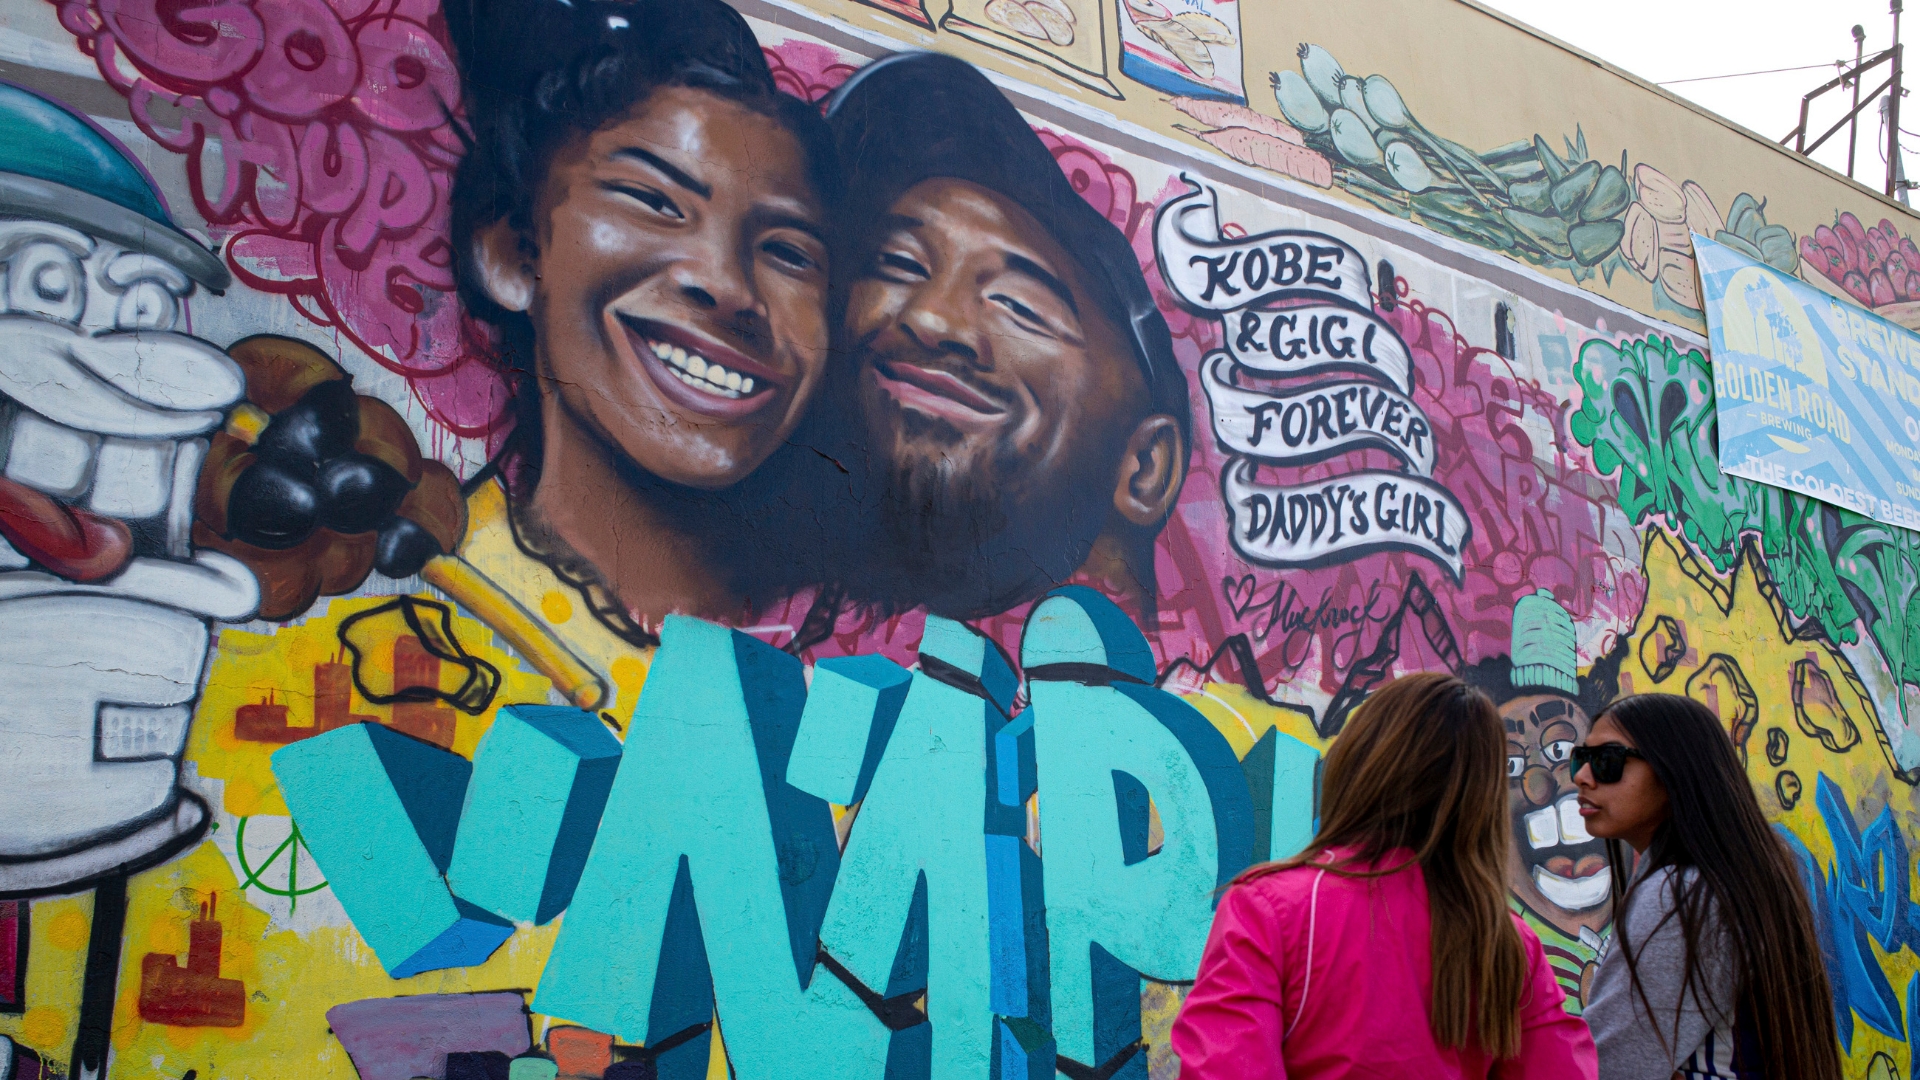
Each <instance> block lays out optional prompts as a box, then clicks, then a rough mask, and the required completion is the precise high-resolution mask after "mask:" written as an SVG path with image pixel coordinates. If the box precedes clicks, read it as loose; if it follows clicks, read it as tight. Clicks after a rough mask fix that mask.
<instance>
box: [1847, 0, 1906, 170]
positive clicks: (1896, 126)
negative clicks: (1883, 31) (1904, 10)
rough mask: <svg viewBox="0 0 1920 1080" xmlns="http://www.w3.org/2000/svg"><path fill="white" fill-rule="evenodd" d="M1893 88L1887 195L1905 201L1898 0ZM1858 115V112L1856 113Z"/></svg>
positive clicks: (1895, 3)
mask: <svg viewBox="0 0 1920 1080" xmlns="http://www.w3.org/2000/svg"><path fill="white" fill-rule="evenodd" d="M1892 7H1893V79H1892V84H1893V88H1892V89H1891V90H1889V91H1888V92H1887V197H1888V198H1898V199H1899V200H1900V201H1901V202H1903V203H1904V202H1906V201H1907V184H1908V183H1909V181H1908V180H1907V179H1906V176H1905V173H1906V170H1905V169H1903V168H1902V167H1901V165H1900V97H1901V95H1902V94H1904V93H1905V91H1904V90H1902V89H1901V88H1900V76H1901V74H1902V71H1901V60H1902V56H1901V45H1900V0H1893V4H1892ZM1856 115H1858V114H1856Z"/></svg>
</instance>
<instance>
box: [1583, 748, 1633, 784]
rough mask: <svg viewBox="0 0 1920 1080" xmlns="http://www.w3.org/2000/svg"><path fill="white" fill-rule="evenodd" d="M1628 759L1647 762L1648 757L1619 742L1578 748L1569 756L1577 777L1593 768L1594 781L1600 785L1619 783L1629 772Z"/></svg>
mask: <svg viewBox="0 0 1920 1080" xmlns="http://www.w3.org/2000/svg"><path fill="white" fill-rule="evenodd" d="M1628 758H1639V759H1640V760H1641V761H1645V760H1647V755H1645V754H1643V753H1641V752H1640V751H1638V750H1635V749H1634V748H1633V747H1631V746H1622V745H1620V744H1619V743H1617V742H1616V743H1601V744H1600V745H1599V746H1576V747H1574V748H1573V752H1572V753H1570V754H1568V755H1567V760H1568V761H1569V762H1571V763H1572V768H1573V774H1574V775H1575V776H1578V775H1579V774H1580V770H1581V769H1583V768H1586V767H1588V766H1592V767H1593V779H1594V782H1595V783H1598V784H1617V783H1619V782H1620V774H1622V773H1624V772H1626V770H1627V759H1628Z"/></svg>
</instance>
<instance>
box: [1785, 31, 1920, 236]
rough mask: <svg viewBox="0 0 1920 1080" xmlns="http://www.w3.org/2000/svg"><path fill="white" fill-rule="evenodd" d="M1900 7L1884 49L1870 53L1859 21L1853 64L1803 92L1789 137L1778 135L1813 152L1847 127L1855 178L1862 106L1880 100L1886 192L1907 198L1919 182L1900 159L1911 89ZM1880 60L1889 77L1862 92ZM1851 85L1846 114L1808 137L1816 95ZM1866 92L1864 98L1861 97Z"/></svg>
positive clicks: (1806, 152)
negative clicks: (1903, 109) (1904, 102)
mask: <svg viewBox="0 0 1920 1080" xmlns="http://www.w3.org/2000/svg"><path fill="white" fill-rule="evenodd" d="M1900 8H1901V0H1891V3H1890V4H1889V5H1888V9H1887V10H1888V12H1889V13H1890V14H1891V15H1892V16H1893V44H1892V45H1890V46H1888V47H1887V48H1886V49H1884V50H1882V51H1880V52H1877V53H1874V54H1873V55H1872V56H1868V55H1867V54H1866V40H1867V32H1866V29H1865V28H1864V27H1860V26H1855V27H1854V28H1853V66H1852V67H1848V68H1845V69H1844V70H1843V71H1841V72H1840V74H1839V75H1838V76H1836V77H1835V78H1834V79H1833V80H1832V81H1830V82H1827V83H1825V84H1823V85H1821V86H1819V87H1817V88H1815V89H1814V90H1813V91H1812V92H1810V93H1808V94H1805V95H1803V96H1802V97H1801V98H1800V123H1799V124H1798V125H1797V126H1796V127H1795V128H1794V129H1793V130H1792V131H1789V132H1787V134H1786V137H1785V138H1782V139H1781V140H1780V145H1781V146H1789V145H1791V146H1792V147H1793V152H1794V153H1796V154H1799V155H1801V156H1802V157H1811V156H1813V152H1814V151H1815V150H1818V149H1820V147H1821V145H1822V144H1824V143H1825V142H1826V141H1827V140H1828V139H1831V138H1833V137H1834V136H1835V135H1837V134H1839V133H1840V129H1841V128H1846V129H1847V179H1849V180H1851V179H1853V166H1854V158H1855V151H1856V149H1857V148H1858V143H1859V133H1860V110H1861V109H1863V108H1865V107H1866V106H1868V105H1871V104H1873V103H1875V102H1879V106H1880V115H1881V117H1882V118H1883V119H1884V120H1885V122H1886V125H1887V143H1886V147H1887V150H1886V158H1887V183H1886V193H1887V197H1888V198H1890V199H1893V198H1897V199H1899V200H1900V201H1901V202H1903V203H1904V202H1906V201H1907V192H1908V191H1910V190H1912V188H1913V187H1914V186H1915V184H1914V182H1913V181H1911V180H1908V179H1907V174H1906V169H1905V168H1904V167H1903V166H1902V164H1901V161H1900V99H1901V98H1903V97H1905V96H1906V93H1907V92H1906V89H1905V87H1904V86H1903V83H1904V81H1905V75H1906V70H1905V50H1904V47H1903V46H1902V45H1901V44H1900ZM1836 63H1839V64H1845V63H1846V62H1845V61H1844V60H1842V61H1837V62H1836ZM1881 64H1886V65H1887V67H1888V74H1887V81H1886V82H1883V83H1881V84H1880V85H1879V86H1876V87H1874V88H1873V89H1872V90H1870V91H1868V92H1866V93H1864V94H1863V93H1861V91H1860V80H1861V77H1862V76H1863V75H1865V74H1866V73H1867V72H1868V71H1871V70H1872V69H1874V68H1877V67H1879V66H1880V65H1881ZM1848 87H1851V88H1852V90H1853V108H1851V109H1848V110H1847V113H1846V115H1845V116H1842V117H1841V118H1840V119H1838V120H1836V121H1834V123H1833V126H1832V127H1830V128H1828V129H1827V130H1825V131H1824V132H1821V133H1820V135H1819V136H1818V137H1815V138H1812V139H1809V136H1810V135H1812V132H1811V131H1809V130H1808V126H1807V125H1808V122H1809V117H1810V114H1811V112H1812V110H1813V100H1814V99H1815V98H1817V97H1819V96H1821V95H1822V94H1825V93H1827V92H1828V91H1829V90H1838V89H1843V88H1848ZM1882 94H1885V95H1886V97H1885V98H1882V97H1881V95H1882ZM1862 98H1865V99H1866V100H1865V101H1862V100H1861V99H1862Z"/></svg>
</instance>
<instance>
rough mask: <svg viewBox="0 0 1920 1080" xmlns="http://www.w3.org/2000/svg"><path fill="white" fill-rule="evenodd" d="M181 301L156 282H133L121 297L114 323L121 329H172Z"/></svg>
mask: <svg viewBox="0 0 1920 1080" xmlns="http://www.w3.org/2000/svg"><path fill="white" fill-rule="evenodd" d="M179 315H180V301H179V300H177V299H175V298H174V295H173V294H172V293H171V292H168V291H167V287H166V286H165V285H162V284H160V283H159V282H157V281H136V282H134V283H133V284H132V285H129V286H128V287H127V291H126V292H125V293H123V294H121V296H120V306H119V307H118V308H116V309H115V310H114V313H113V324H114V326H115V327H116V328H118V329H121V330H171V329H173V323H174V320H175V319H177V318H178V317H179Z"/></svg>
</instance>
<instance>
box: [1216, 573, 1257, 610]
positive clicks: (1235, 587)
mask: <svg viewBox="0 0 1920 1080" xmlns="http://www.w3.org/2000/svg"><path fill="white" fill-rule="evenodd" d="M1254 588H1255V586H1254V580H1253V575H1252V574H1247V575H1245V576H1243V577H1241V578H1240V579H1239V580H1238V581H1235V580H1234V579H1233V578H1221V579H1220V591H1221V592H1222V593H1223V594H1225V596H1226V598H1227V605H1228V606H1229V607H1230V608H1231V609H1232V610H1233V616H1234V618H1236V619H1237V618H1240V617H1241V616H1243V615H1245V614H1246V613H1247V609H1248V608H1250V607H1252V606H1253V593H1254Z"/></svg>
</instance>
